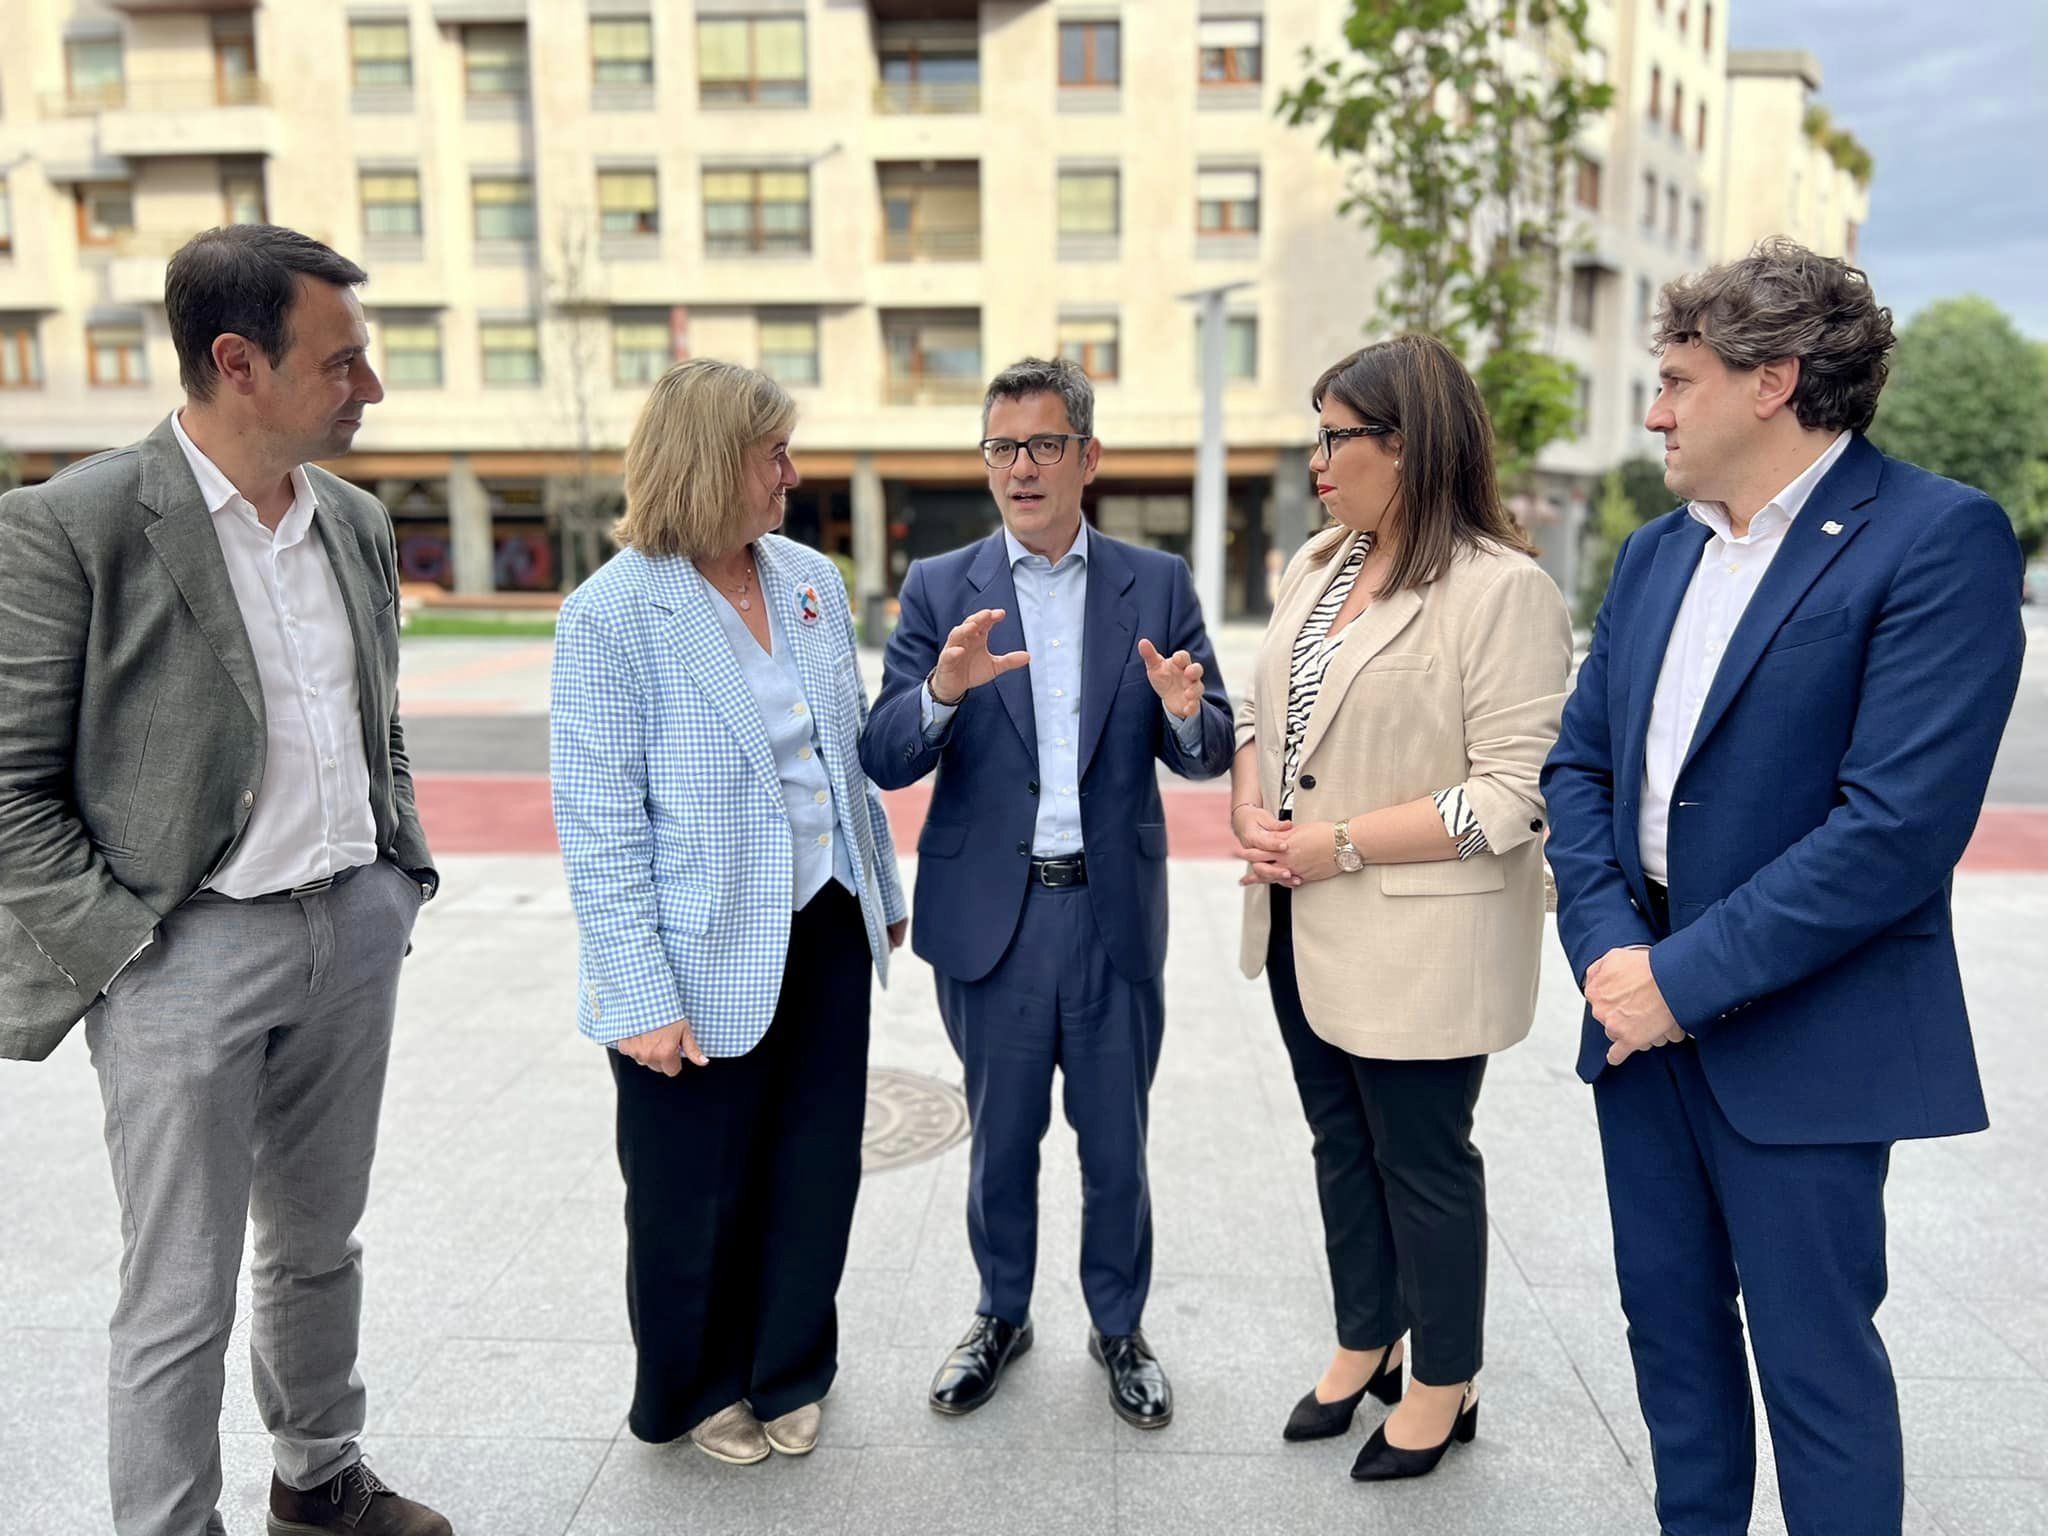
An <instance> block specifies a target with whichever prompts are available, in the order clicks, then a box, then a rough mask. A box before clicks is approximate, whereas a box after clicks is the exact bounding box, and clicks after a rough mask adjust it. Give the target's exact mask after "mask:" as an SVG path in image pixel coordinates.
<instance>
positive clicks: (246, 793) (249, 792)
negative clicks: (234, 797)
mask: <svg viewBox="0 0 2048 1536" xmlns="http://www.w3.org/2000/svg"><path fill="white" fill-rule="evenodd" d="M255 803H256V791H255V790H253V789H245V790H243V791H242V809H243V810H245V811H246V810H247V809H249V807H250V806H252V805H254V804H255Z"/></svg>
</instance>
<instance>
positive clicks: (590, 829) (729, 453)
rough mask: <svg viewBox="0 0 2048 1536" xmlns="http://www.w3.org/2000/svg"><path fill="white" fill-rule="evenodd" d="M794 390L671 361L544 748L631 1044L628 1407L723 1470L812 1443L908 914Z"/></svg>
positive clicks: (619, 1029)
mask: <svg viewBox="0 0 2048 1536" xmlns="http://www.w3.org/2000/svg"><path fill="white" fill-rule="evenodd" d="M795 419H796V409H795V406H794V405H793V404H792V403H791V401H790V399H789V396H788V395H786V394H785V393H784V392H783V391H782V389H781V388H780V386H778V385H777V384H776V383H775V382H774V381H773V380H771V379H768V378H766V377H764V376H763V375H761V374H758V373H755V372H753V371H752V370H751V369H746V368H740V367H737V366H734V365H732V364H729V363H719V362H713V361H711V360H709V359H697V360H693V361H690V362H687V363H682V364H679V365H678V366H676V367H675V368H673V369H671V370H670V371H669V372H668V373H667V374H666V375H665V376H664V377H663V378H662V379H661V380H660V381H658V382H657V383H656V384H655V386H654V388H653V391H652V393H651V394H650V395H649V397H648V400H647V404H646V406H645V407H644V408H643V410H642V411H641V413H640V419H639V421H638V423H637V424H636V425H635V426H634V429H633V436H632V440H631V442H630V443H629V444H628V446H627V449H626V462H625V480H626V515H625V516H624V518H622V519H621V520H620V523H619V525H618V528H617V530H616V531H615V537H616V538H617V540H618V542H619V544H620V545H621V546H622V548H621V550H620V553H619V554H617V555H615V556H614V557H613V558H612V560H611V561H610V563H608V564H607V565H606V566H605V567H604V568H603V569H602V570H600V571H599V572H598V573H597V574H596V575H595V576H593V577H591V578H590V580H589V581H587V582H585V583H584V584H583V585H582V586H581V587H579V588H578V589H577V590H576V592H575V593H574V595H572V596H571V597H570V598H569V600H568V601H567V602H566V603H564V604H563V605H562V615H561V621H560V624H559V626H558V628H557V631H556V641H555V669H554V687H553V715H552V724H551V751H550V766H551V770H552V773H553V779H554V806H555V827H556V831H557V832H558V834H559V836H560V839H561V844H562V855H563V861H564V863H565V865H566V867H567V871H568V877H569V897H570V901H571V903H572V904H573V905H574V907H575V910H576V922H577V927H578V930H579V932H580V934H581V950H582V954H581V967H580V975H579V978H578V986H577V993H578V1001H577V1025H578V1027H579V1028H580V1029H581V1030H582V1032H583V1033H584V1034H585V1035H587V1036H589V1037H590V1038H591V1039H592V1040H595V1041H598V1042H600V1043H602V1044H605V1045H607V1046H610V1047H612V1048H613V1049H612V1051H611V1053H610V1061H611V1068H612V1075H613V1078H614V1079H615V1082H616V1086H617V1090H618V1148H619V1166H620V1169H621V1171H622V1172H623V1173H624V1175H625V1181H626V1228H627V1265H626V1269H627V1307H628V1312H629V1314H630V1316H631V1319H632V1324H633V1341H634V1344H635V1345H636V1346H637V1349H638V1355H639V1362H638V1371H637V1380H636V1383H635V1387H634V1393H633V1407H632V1413H631V1416H630V1418H629V1420H628V1422H629V1423H630V1425H631V1427H632V1430H633V1433H634V1434H636V1435H637V1436H639V1437H640V1438H641V1439H643V1440H649V1441H655V1442H663V1441H669V1440H674V1439H676V1438H677V1437H679V1436H681V1435H683V1434H686V1433H687V1434H688V1435H689V1436H690V1438H691V1440H692V1441H693V1442H694V1443H695V1444H696V1445H697V1446H698V1447H699V1448H700V1449H702V1450H703V1451H705V1452H706V1453H707V1454H709V1455H712V1456H715V1457H717V1458H718V1459H719V1460H721V1461H727V1462H734V1463H742V1464H744V1463H749V1462H755V1461H760V1460H762V1459H764V1458H765V1457H767V1456H768V1454H769V1452H770V1449H771V1447H772V1448H773V1449H775V1450H779V1451H782V1452H783V1453H785V1454H788V1455H801V1454H803V1453H804V1452H806V1451H808V1450H810V1449H811V1448H812V1446H813V1445H815V1444H816V1443H817V1436H818V1425H819V1418H820V1410H819V1406H818V1404H819V1400H820V1399H821V1398H823V1397H824V1395H825V1393H826V1390H827V1389H828V1388H829V1387H830V1386H831V1384H832V1378H833V1374H834V1372H835V1370H836V1369H837V1363H838V1362H837V1343H838V1331H837V1323H836V1317H835V1312H834V1296H835V1294H836V1292H837V1291H838V1288H839V1279H840V1274H841V1271H842V1270H843V1269H844V1267H845V1263H846V1247H847V1237H848V1234H849V1232H850V1230H851V1228H852V1224H853V1206H854V1195H855V1192H856V1190H857V1189H858V1186H859V1183H860V1142H861V1120H862V1116H863V1113H864V1109H865V1105H866V1067H867V1050H868V998H869V984H868V971H869V968H870V966H872V967H873V968H874V969H875V970H876V971H877V972H880V973H881V974H882V976H883V978H884V980H886V979H887V972H888V961H889V952H890V951H891V950H892V949H894V948H895V947H896V946H897V945H898V944H900V943H901V942H902V940H903V935H904V931H905V928H906V926H907V918H906V916H905V908H904V901H903V891H902V888H901V886H900V884H899V883H898V878H897V871H896V851H895V847H894V845H893V844H892V842H891V840H890V837H889V824H888V822H887V820H886V819H885V817H884V815H883V812H882V803H881V799H880V797H879V795H878V794H877V793H876V791H875V789H874V787H873V786H872V785H871V784H869V782H868V781H867V778H866V777H865V775H863V773H862V772H861V767H860V758H859V755H858V751H857V747H858V743H859V740H860V732H861V727H862V726H863V725H864V724H865V723H866V720H867V696H866V691H865V689H864V688H863V686H862V682H861V676H860V668H859V664H858V661H857V658H856V657H855V654H854V635H853V616H852V613H851V612H850V610H849V607H848V604H847V598H846V588H845V585H844V583H843V582H842V581H841V580H840V577H839V574H838V571H837V569H836V568H835V567H834V566H833V565H832V563H831V562H830V561H829V560H827V559H826V558H825V557H824V556H822V555H820V554H817V553H816V552H814V551H812V550H809V549H806V548H804V547H803V546H801V545H799V544H795V543H793V542H791V541H790V540H788V539H784V538H779V537H776V536H775V535H774V533H773V530H774V529H776V528H777V527H779V526H780V525H781V522H782V516H783V508H784V501H785V498H786V496H787V493H788V491H789V489H790V488H791V487H792V486H794V485H795V484H796V483H797V472H796V469H795V467H794V466H793V465H792V464H791V462H790V458H789V436H790V430H791V428H792V426H793V425H794V423H795Z"/></svg>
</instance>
